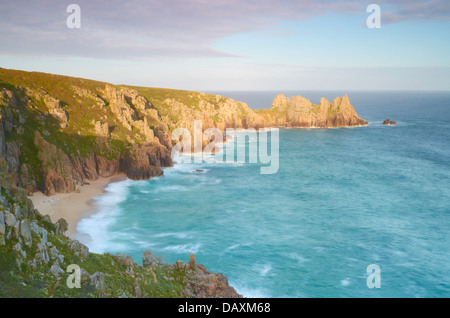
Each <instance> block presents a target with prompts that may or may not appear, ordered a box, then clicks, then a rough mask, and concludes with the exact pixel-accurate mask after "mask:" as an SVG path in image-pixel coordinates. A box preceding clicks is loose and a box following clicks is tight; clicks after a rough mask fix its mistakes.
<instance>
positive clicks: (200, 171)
mask: <svg viewBox="0 0 450 318" xmlns="http://www.w3.org/2000/svg"><path fill="white" fill-rule="evenodd" d="M195 172H197V173H202V172H205V170H203V169H197V170H195Z"/></svg>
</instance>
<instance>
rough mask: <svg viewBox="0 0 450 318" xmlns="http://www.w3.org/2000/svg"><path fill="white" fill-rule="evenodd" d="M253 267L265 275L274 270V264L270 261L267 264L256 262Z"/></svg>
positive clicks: (261, 274)
mask: <svg viewBox="0 0 450 318" xmlns="http://www.w3.org/2000/svg"><path fill="white" fill-rule="evenodd" d="M253 269H254V270H255V271H256V272H258V273H259V275H260V276H262V277H265V276H267V274H268V273H269V272H270V271H271V270H272V265H271V264H269V263H266V264H256V265H254V266H253Z"/></svg>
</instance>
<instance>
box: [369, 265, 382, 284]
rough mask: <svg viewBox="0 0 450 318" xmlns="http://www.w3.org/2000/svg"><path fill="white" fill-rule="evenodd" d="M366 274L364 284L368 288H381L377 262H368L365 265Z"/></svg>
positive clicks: (379, 269) (379, 270)
mask: <svg viewBox="0 0 450 318" xmlns="http://www.w3.org/2000/svg"><path fill="white" fill-rule="evenodd" d="M366 272H367V274H369V276H367V280H366V284H367V287H369V288H381V268H380V266H379V265H377V264H370V265H369V266H367V270H366Z"/></svg>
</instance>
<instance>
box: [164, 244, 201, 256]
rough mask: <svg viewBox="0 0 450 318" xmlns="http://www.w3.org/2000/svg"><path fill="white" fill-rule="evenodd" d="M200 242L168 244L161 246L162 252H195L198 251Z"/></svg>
mask: <svg viewBox="0 0 450 318" xmlns="http://www.w3.org/2000/svg"><path fill="white" fill-rule="evenodd" d="M201 246H202V245H201V244H200V243H196V244H182V245H170V246H166V247H164V248H162V249H161V250H162V251H164V252H170V253H175V254H188V253H189V254H197V253H198V252H199V251H200V247H201Z"/></svg>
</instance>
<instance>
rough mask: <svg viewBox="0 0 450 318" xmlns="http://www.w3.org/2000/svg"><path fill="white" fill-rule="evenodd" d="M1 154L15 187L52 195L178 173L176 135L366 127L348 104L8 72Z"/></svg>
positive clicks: (0, 105) (2, 93) (2, 78)
mask: <svg viewBox="0 0 450 318" xmlns="http://www.w3.org/2000/svg"><path fill="white" fill-rule="evenodd" d="M0 110H1V116H2V118H1V125H2V128H3V131H4V140H5V142H4V143H3V144H2V145H1V148H2V151H3V152H4V157H5V160H6V165H7V171H8V173H9V174H10V177H11V179H12V180H13V183H14V185H16V186H19V187H21V188H24V189H27V191H28V193H29V194H30V193H32V192H34V191H36V190H42V191H43V192H44V193H45V194H47V195H52V194H54V193H65V192H73V191H77V188H78V187H79V186H80V185H82V184H83V183H84V182H87V181H89V180H95V179H97V178H98V177H99V176H102V177H109V176H112V175H114V174H117V173H119V172H124V173H126V174H127V176H128V177H129V178H131V179H146V178H151V177H157V176H161V175H162V174H163V171H162V170H161V167H168V166H171V165H172V159H171V156H170V154H171V149H172V146H173V141H172V140H171V131H172V130H173V129H175V128H178V127H182V128H187V129H189V130H191V131H193V125H194V120H202V126H203V129H207V128H210V127H217V128H219V129H221V130H222V131H224V130H225V128H248V127H252V128H256V129H258V128H261V127H321V128H328V127H343V126H360V125H367V122H366V121H365V120H363V119H361V118H359V117H358V115H357V114H356V112H355V110H354V108H353V106H352V105H351V104H350V101H349V99H348V97H347V95H345V96H344V97H338V98H336V99H335V100H334V101H333V102H332V103H330V102H328V101H327V100H326V99H322V100H321V103H320V105H314V104H312V103H311V102H310V101H309V100H307V99H305V98H303V97H301V96H294V97H292V99H289V98H287V97H285V96H284V95H278V96H277V97H276V98H275V99H274V101H273V104H272V107H271V108H270V109H264V110H258V111H255V110H253V109H251V108H250V107H248V106H247V104H245V103H242V102H238V101H235V100H233V99H230V98H225V97H222V96H218V95H210V94H205V93H197V92H190V91H182V90H171V89H162V88H147V87H131V86H124V85H111V84H108V83H104V82H98V81H92V80H86V79H81V78H74V77H67V76H60V75H52V74H45V73H37V72H24V71H15V70H7V69H2V68H0Z"/></svg>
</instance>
